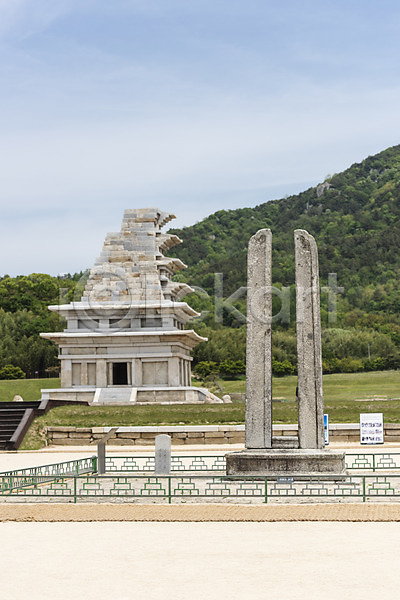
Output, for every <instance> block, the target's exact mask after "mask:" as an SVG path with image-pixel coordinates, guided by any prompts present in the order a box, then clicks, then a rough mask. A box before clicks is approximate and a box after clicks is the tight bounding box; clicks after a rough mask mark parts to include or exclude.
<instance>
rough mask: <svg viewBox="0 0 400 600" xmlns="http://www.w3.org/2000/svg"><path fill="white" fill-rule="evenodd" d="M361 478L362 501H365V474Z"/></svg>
mask: <svg viewBox="0 0 400 600" xmlns="http://www.w3.org/2000/svg"><path fill="white" fill-rule="evenodd" d="M362 478H363V502H365V500H366V498H365V475H362Z"/></svg>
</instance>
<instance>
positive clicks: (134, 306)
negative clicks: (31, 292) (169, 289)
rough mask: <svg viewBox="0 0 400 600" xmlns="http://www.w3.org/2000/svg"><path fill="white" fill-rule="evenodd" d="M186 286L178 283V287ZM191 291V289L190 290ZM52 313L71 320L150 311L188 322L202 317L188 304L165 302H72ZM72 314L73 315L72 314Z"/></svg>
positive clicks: (59, 306)
mask: <svg viewBox="0 0 400 600" xmlns="http://www.w3.org/2000/svg"><path fill="white" fill-rule="evenodd" d="M179 285H185V284H179V283H176V286H179ZM190 289H191V288H190ZM48 308H49V310H51V311H52V312H57V313H59V314H60V315H62V316H64V317H66V318H71V317H72V316H73V314H74V315H79V314H84V315H92V314H93V315H99V314H100V313H107V314H109V315H113V314H118V313H120V312H122V313H124V314H126V315H130V316H134V315H135V314H141V315H142V314H144V313H146V312H149V311H157V312H158V313H160V314H165V313H170V314H175V315H180V316H185V317H186V320H188V319H190V318H192V317H198V316H200V313H198V312H197V311H196V310H194V308H192V307H191V306H189V305H188V304H187V303H186V302H172V301H168V300H163V301H162V302H161V303H160V302H89V301H86V302H85V301H84V300H83V301H81V302H71V303H70V304H54V305H51V306H49V307H48ZM71 313H72V314H71Z"/></svg>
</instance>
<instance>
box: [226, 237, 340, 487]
mask: <svg viewBox="0 0 400 600" xmlns="http://www.w3.org/2000/svg"><path fill="white" fill-rule="evenodd" d="M294 243H295V262H296V333H297V361H298V362H297V369H298V391H297V397H298V414H299V422H298V436H293V437H286V436H285V437H273V436H272V276H271V272H272V234H271V231H270V230H269V229H261V230H260V231H258V232H257V233H256V234H255V235H254V236H253V237H252V238H251V239H250V242H249V252H248V284H247V286H248V287H247V357H246V363H247V366H246V450H245V451H243V452H235V453H231V454H228V455H227V457H226V459H227V473H228V475H240V474H244V475H253V474H266V475H268V474H277V475H280V474H282V473H287V474H289V473H300V474H310V473H338V474H340V473H343V472H344V470H345V466H344V453H342V452H333V451H329V450H325V442H324V404H323V391H322V356H321V322H320V300H319V273H318V251H317V246H316V243H315V240H314V238H313V237H312V236H311V235H310V234H309V233H307V231H304V230H301V229H297V230H296V231H295V232H294Z"/></svg>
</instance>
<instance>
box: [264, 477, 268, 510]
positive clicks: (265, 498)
mask: <svg viewBox="0 0 400 600" xmlns="http://www.w3.org/2000/svg"><path fill="white" fill-rule="evenodd" d="M267 481H268V480H267V478H265V479H264V502H265V504H267V502H268V483H267Z"/></svg>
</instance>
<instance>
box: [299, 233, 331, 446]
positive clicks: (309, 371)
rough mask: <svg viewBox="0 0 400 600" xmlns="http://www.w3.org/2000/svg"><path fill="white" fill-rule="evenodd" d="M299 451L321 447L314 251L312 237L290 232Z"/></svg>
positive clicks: (321, 406) (321, 396)
mask: <svg viewBox="0 0 400 600" xmlns="http://www.w3.org/2000/svg"><path fill="white" fill-rule="evenodd" d="M294 249H295V261H296V334H297V373H298V384H297V386H298V399H299V448H324V447H325V442H324V400H323V392H322V352H321V319H320V301H319V271H318V251H317V244H316V243H315V240H314V238H313V237H312V235H310V234H309V233H307V231H304V230H303V229H296V231H295V232H294Z"/></svg>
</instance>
